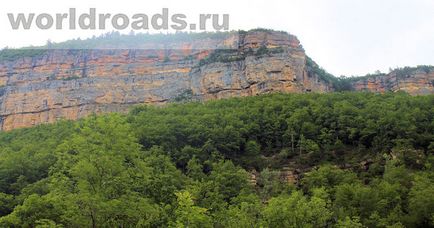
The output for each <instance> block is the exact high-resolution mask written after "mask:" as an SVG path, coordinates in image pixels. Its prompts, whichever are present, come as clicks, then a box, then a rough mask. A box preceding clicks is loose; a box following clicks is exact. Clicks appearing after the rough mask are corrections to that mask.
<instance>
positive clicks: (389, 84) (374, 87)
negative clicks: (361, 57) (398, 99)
mask: <svg viewBox="0 0 434 228" xmlns="http://www.w3.org/2000/svg"><path fill="white" fill-rule="evenodd" d="M351 86H352V87H353V89H354V90H357V91H370V92H387V91H392V92H396V91H405V92H407V93H409V94H412V95H426V94H434V68H433V67H419V68H407V69H405V68H404V69H401V70H395V71H392V72H391V73H390V74H387V75H380V76H371V77H365V78H361V79H360V80H354V81H352V82H351Z"/></svg>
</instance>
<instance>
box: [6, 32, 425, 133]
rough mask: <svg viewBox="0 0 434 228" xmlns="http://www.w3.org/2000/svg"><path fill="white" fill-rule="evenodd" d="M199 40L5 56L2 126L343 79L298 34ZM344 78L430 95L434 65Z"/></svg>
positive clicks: (355, 85)
mask: <svg viewBox="0 0 434 228" xmlns="http://www.w3.org/2000/svg"><path fill="white" fill-rule="evenodd" d="M198 37H199V38H197V37H196V39H189V37H186V35H183V37H182V38H183V39H180V40H177V39H172V38H171V39H165V40H164V42H160V43H159V42H157V41H155V40H156V39H152V41H148V42H146V43H144V44H143V45H139V47H140V49H123V50H121V49H116V50H114V49H106V48H107V47H106V46H104V45H105V44H102V46H101V47H99V48H102V49H92V50H77V49H70V50H60V49H57V50H46V51H42V52H41V51H36V52H32V54H31V55H27V57H26V55H24V56H21V57H18V58H17V57H16V56H14V55H12V56H13V59H7V60H2V61H0V130H11V129H15V128H22V127H30V126H33V125H37V124H41V123H52V122H55V121H57V120H59V119H70V120H75V119H79V118H82V117H85V116H87V115H89V114H92V113H106V112H126V111H127V110H128V109H129V108H130V107H131V105H134V104H165V103H167V102H171V101H182V100H191V99H194V100H210V99H221V98H228V97H234V96H253V95H258V94H264V93H270V92H285V93H304V92H320V93H322V92H330V91H334V90H335V88H337V89H340V88H342V86H337V85H336V82H339V83H342V82H343V81H339V80H338V79H337V78H335V77H333V76H332V75H330V74H328V73H326V72H325V71H324V70H322V69H321V68H320V67H319V66H318V65H317V64H316V63H314V62H313V60H311V59H309V58H308V57H307V56H306V54H305V52H304V50H303V48H302V46H301V45H300V42H299V40H298V39H297V38H296V37H295V36H293V35H290V34H287V33H284V32H276V31H269V30H254V31H249V32H240V33H228V34H226V35H225V36H221V35H219V34H217V35H215V36H209V37H207V36H203V35H201V36H198ZM94 43H95V42H94ZM97 48H98V47H97ZM35 53H36V54H35ZM0 54H1V53H0ZM0 57H1V55H0ZM344 82H345V83H346V85H347V84H348V85H347V87H349V89H352V90H366V91H372V92H386V91H400V90H402V91H406V92H409V93H411V94H432V93H434V89H433V85H434V69H433V68H432V67H431V68H430V67H428V68H426V67H424V68H416V69H411V70H408V69H406V70H405V71H402V70H401V71H394V72H392V73H390V74H388V75H382V76H376V77H361V78H357V79H351V80H349V81H344Z"/></svg>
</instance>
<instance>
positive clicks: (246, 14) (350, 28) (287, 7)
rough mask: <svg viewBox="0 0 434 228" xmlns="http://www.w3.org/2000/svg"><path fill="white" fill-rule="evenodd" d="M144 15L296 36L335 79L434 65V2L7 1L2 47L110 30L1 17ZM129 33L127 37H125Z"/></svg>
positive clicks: (1, 12)
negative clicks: (225, 19)
mask: <svg viewBox="0 0 434 228" xmlns="http://www.w3.org/2000/svg"><path fill="white" fill-rule="evenodd" d="M71 7H74V8H77V12H78V13H85V12H88V11H89V8H91V7H95V8H96V10H97V13H112V14H114V13H125V14H135V13H145V14H148V15H153V14H155V13H160V12H161V9H162V8H163V7H167V8H169V10H170V13H171V14H172V13H173V14H174V13H184V14H187V15H188V16H189V17H190V18H194V19H195V18H196V17H197V15H199V14H200V13H218V14H223V13H228V14H230V28H231V29H234V30H237V29H244V30H248V29H251V28H257V27H263V28H272V29H277V30H284V31H287V32H290V33H292V34H294V35H297V36H298V38H299V39H300V40H301V42H302V44H303V46H304V48H305V49H306V52H307V54H308V55H309V56H311V57H312V58H313V59H314V60H315V61H316V62H318V63H319V64H320V65H321V66H323V67H324V68H325V69H326V70H327V71H329V72H331V73H333V74H335V75H348V76H349V75H364V74H367V73H372V72H374V71H376V70H381V71H384V72H387V71H388V69H389V68H390V67H392V68H394V67H402V66H415V65H421V64H427V65H434V0H212V1H208V0H206V1H205V0H182V1H180V0H152V1H145V0H141V1H139V0H119V1H116V0H112V1H109V0H105V1H96V0H73V1H59V0H36V1H35V0H13V1H2V6H1V8H0V31H1V33H0V34H1V35H0V47H5V46H9V47H21V46H28V45H42V44H45V43H46V41H47V40H48V39H51V40H52V41H55V42H60V41H64V40H68V39H72V38H77V37H82V38H86V37H90V36H92V35H99V34H101V33H104V32H108V31H101V30H96V31H80V30H75V31H70V30H66V29H64V30H60V31H56V30H54V29H53V30H48V31H42V30H38V29H33V30H29V31H24V30H19V31H15V30H12V29H11V26H10V24H9V20H8V17H7V13H15V14H17V13H26V14H27V13H36V14H38V13H50V14H55V13H67V12H68V9H69V8H71ZM125 32H128V31H125Z"/></svg>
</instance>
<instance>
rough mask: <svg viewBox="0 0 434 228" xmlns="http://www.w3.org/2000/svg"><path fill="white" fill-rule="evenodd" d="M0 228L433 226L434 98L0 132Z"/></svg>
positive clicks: (241, 109) (251, 100)
mask: <svg viewBox="0 0 434 228" xmlns="http://www.w3.org/2000/svg"><path fill="white" fill-rule="evenodd" d="M283 167H289V168H291V169H294V170H296V171H297V178H296V180H295V181H293V182H288V181H282V178H281V177H280V175H279V172H280V171H281V169H282V168H283ZM0 227H434V95H428V96H409V95H407V94H405V93H386V94H373V93H330V94H273V95H261V96H256V97H247V98H232V99H226V100H219V101H209V102H205V103H199V102H197V103H196V102H190V103H176V104H169V105H166V106H161V107H159V106H137V107H135V108H134V109H132V110H131V112H130V113H129V114H127V115H122V114H108V115H102V116H91V117H88V118H85V119H82V120H79V121H75V122H70V121H60V122H58V123H56V124H51V125H40V126H36V127H33V128H28V129H19V130H13V131H11V132H2V133H0Z"/></svg>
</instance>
